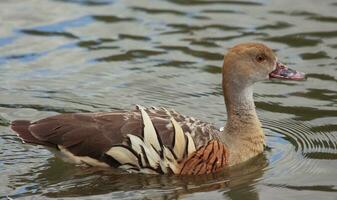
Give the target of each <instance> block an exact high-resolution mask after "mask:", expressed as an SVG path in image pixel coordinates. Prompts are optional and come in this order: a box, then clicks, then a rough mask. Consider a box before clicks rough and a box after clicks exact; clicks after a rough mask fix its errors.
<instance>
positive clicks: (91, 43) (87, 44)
mask: <svg viewBox="0 0 337 200" xmlns="http://www.w3.org/2000/svg"><path fill="white" fill-rule="evenodd" d="M115 41H116V40H115V39H109V38H100V39H97V40H82V41H79V42H77V43H76V44H77V46H79V47H82V48H86V49H89V50H100V49H116V48H118V47H116V46H102V45H104V44H105V43H111V42H115Z"/></svg>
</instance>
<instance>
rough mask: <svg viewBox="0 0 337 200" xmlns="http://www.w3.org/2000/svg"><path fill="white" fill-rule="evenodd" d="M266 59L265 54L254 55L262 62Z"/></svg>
mask: <svg viewBox="0 0 337 200" xmlns="http://www.w3.org/2000/svg"><path fill="white" fill-rule="evenodd" d="M265 60H266V57H265V56H263V55H258V56H256V61H257V62H259V63H260V62H263V61H265Z"/></svg>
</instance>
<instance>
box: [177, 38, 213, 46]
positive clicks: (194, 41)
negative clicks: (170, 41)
mask: <svg viewBox="0 0 337 200" xmlns="http://www.w3.org/2000/svg"><path fill="white" fill-rule="evenodd" d="M183 41H190V44H191V45H196V46H203V47H219V45H217V44H216V43H215V42H213V41H208V40H203V39H195V38H188V39H183Z"/></svg>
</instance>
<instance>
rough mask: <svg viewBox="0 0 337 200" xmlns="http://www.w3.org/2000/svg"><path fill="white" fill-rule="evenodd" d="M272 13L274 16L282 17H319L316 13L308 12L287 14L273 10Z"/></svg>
mask: <svg viewBox="0 0 337 200" xmlns="http://www.w3.org/2000/svg"><path fill="white" fill-rule="evenodd" d="M269 12H270V13H273V14H280V15H288V16H289V15H290V16H304V17H312V16H317V14H316V13H313V12H308V11H292V12H286V11H283V10H272V11H269Z"/></svg>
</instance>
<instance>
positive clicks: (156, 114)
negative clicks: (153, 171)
mask: <svg viewBox="0 0 337 200" xmlns="http://www.w3.org/2000/svg"><path fill="white" fill-rule="evenodd" d="M146 111H147V112H148V114H149V116H150V118H151V120H152V123H153V125H154V127H155V129H156V131H157V133H158V136H159V137H160V141H161V142H162V144H163V145H164V146H166V147H169V148H172V147H173V145H174V144H173V143H174V134H173V133H174V130H173V127H172V124H171V122H170V116H169V115H168V114H167V111H166V110H164V109H155V108H151V109H147V110H146ZM170 114H171V115H172V116H173V117H174V118H175V119H176V121H177V122H178V123H179V124H181V126H182V128H183V130H184V132H189V133H191V135H192V137H193V140H194V141H195V143H196V147H197V148H198V147H199V146H201V145H203V144H205V143H206V142H207V141H209V139H211V138H212V131H213V132H216V129H214V128H213V127H212V126H210V125H207V124H205V123H202V122H200V121H197V120H195V119H193V118H188V117H185V116H182V115H179V114H178V113H176V112H174V111H171V112H170ZM12 129H13V130H14V131H16V132H17V133H18V134H19V136H20V137H21V138H22V139H23V140H24V141H26V142H30V143H36V144H43V145H47V144H48V146H52V145H54V146H55V147H57V146H62V147H65V148H66V149H67V150H68V151H70V152H71V153H72V154H74V155H75V156H88V157H90V158H94V159H97V160H102V159H103V157H104V153H105V152H106V151H108V150H109V149H110V148H111V147H112V146H116V145H121V144H122V143H123V142H125V138H126V136H127V134H132V135H136V136H139V137H143V135H142V134H143V133H142V132H143V124H142V119H141V114H140V111H139V109H136V110H133V111H129V112H127V111H123V112H110V113H73V114H61V115H56V116H52V117H48V118H45V119H42V120H39V121H36V122H33V123H27V121H26V122H25V123H23V122H22V121H14V122H12ZM29 134H30V135H29ZM26 139H27V140H26ZM28 139H29V140H28Z"/></svg>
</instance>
